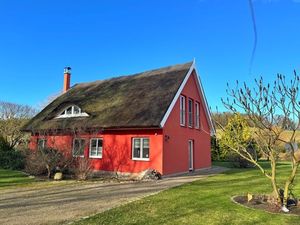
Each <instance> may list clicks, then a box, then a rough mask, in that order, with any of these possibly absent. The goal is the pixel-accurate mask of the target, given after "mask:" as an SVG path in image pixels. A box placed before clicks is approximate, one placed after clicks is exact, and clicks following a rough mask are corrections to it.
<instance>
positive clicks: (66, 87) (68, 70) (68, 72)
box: [63, 67, 71, 93]
mask: <svg viewBox="0 0 300 225" xmlns="http://www.w3.org/2000/svg"><path fill="white" fill-rule="evenodd" d="M70 83H71V67H65V68H64V88H63V93H66V92H67V91H68V90H69V89H70Z"/></svg>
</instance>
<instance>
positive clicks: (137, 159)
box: [132, 158, 150, 162]
mask: <svg viewBox="0 0 300 225" xmlns="http://www.w3.org/2000/svg"><path fill="white" fill-rule="evenodd" d="M132 160H133V161H146V162H147V161H150V159H146V158H132Z"/></svg>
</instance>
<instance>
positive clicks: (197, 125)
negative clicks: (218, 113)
mask: <svg viewBox="0 0 300 225" xmlns="http://www.w3.org/2000/svg"><path fill="white" fill-rule="evenodd" d="M195 127H196V128H199V127H200V109H199V103H198V102H196V103H195Z"/></svg>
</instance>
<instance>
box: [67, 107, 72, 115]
mask: <svg viewBox="0 0 300 225" xmlns="http://www.w3.org/2000/svg"><path fill="white" fill-rule="evenodd" d="M66 114H67V115H71V114H72V106H70V107H69V108H67V110H66Z"/></svg>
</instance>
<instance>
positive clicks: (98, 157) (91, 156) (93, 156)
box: [89, 138, 103, 159]
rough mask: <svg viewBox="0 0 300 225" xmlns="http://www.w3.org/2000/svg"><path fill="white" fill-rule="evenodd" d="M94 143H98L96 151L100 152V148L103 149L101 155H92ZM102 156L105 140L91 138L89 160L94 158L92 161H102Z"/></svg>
mask: <svg viewBox="0 0 300 225" xmlns="http://www.w3.org/2000/svg"><path fill="white" fill-rule="evenodd" d="M99 140H101V141H102V146H101V147H99ZM92 141H97V144H96V149H97V150H96V151H97V152H98V148H101V155H91V150H92ZM102 156H103V138H91V140H90V148H89V158H92V159H102Z"/></svg>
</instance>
